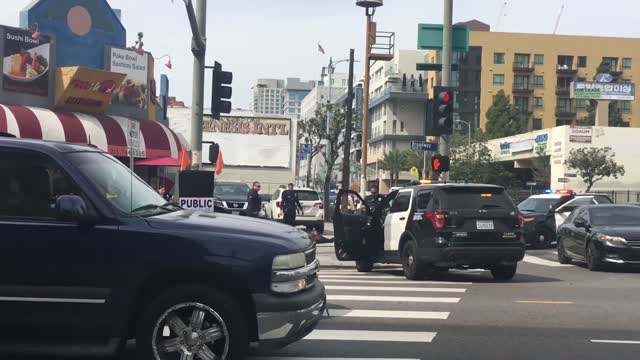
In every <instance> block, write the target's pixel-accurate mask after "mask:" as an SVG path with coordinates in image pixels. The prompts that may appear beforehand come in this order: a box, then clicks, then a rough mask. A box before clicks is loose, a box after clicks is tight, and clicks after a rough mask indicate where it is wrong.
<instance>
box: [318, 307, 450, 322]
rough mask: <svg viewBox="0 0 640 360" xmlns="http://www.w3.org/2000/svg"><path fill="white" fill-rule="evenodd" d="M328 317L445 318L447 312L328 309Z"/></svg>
mask: <svg viewBox="0 0 640 360" xmlns="http://www.w3.org/2000/svg"><path fill="white" fill-rule="evenodd" d="M329 316H330V317H355V318H378V319H381V318H384V319H421V320H446V319H447V318H449V313H448V312H446V311H392V310H352V309H329Z"/></svg>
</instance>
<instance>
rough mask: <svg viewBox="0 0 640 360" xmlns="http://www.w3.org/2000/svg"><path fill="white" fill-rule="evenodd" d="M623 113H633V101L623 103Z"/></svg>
mask: <svg viewBox="0 0 640 360" xmlns="http://www.w3.org/2000/svg"><path fill="white" fill-rule="evenodd" d="M622 112H625V113H630V112H631V101H623V102H622Z"/></svg>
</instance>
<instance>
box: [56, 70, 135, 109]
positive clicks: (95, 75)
mask: <svg viewBox="0 0 640 360" xmlns="http://www.w3.org/2000/svg"><path fill="white" fill-rule="evenodd" d="M126 76H127V75H125V74H119V73H112V72H108V71H102V70H95V69H88V68H81V67H77V66H74V67H63V68H58V70H57V72H56V95H55V101H54V104H55V107H56V108H57V109H60V110H65V111H77V112H86V113H103V112H104V111H105V110H106V108H107V107H108V106H109V105H110V104H111V98H112V97H113V94H114V92H115V91H116V89H118V88H119V87H120V85H121V84H122V82H123V81H124V79H125V78H126Z"/></svg>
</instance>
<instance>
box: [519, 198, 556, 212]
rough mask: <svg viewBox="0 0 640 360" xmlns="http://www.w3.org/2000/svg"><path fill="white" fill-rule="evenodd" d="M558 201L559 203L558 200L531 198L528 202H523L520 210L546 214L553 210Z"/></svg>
mask: <svg viewBox="0 0 640 360" xmlns="http://www.w3.org/2000/svg"><path fill="white" fill-rule="evenodd" d="M556 201H558V199H553V198H534V197H530V198H528V199H527V200H525V201H523V202H521V203H520V205H518V210H520V211H528V212H537V213H546V212H548V211H549V209H551V206H552V205H553V204H554V203H555V202H556Z"/></svg>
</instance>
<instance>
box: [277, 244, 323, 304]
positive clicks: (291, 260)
mask: <svg viewBox="0 0 640 360" xmlns="http://www.w3.org/2000/svg"><path fill="white" fill-rule="evenodd" d="M319 266H320V263H319V262H318V260H317V259H314V260H313V261H312V262H311V263H310V264H307V257H306V254H305V253H297V254H290V255H279V256H276V257H274V258H273V266H272V272H271V290H272V291H273V292H276V293H280V294H293V293H296V292H299V291H302V290H304V289H306V288H309V287H311V286H313V285H314V283H315V280H316V273H317V272H318V268H319Z"/></svg>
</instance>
